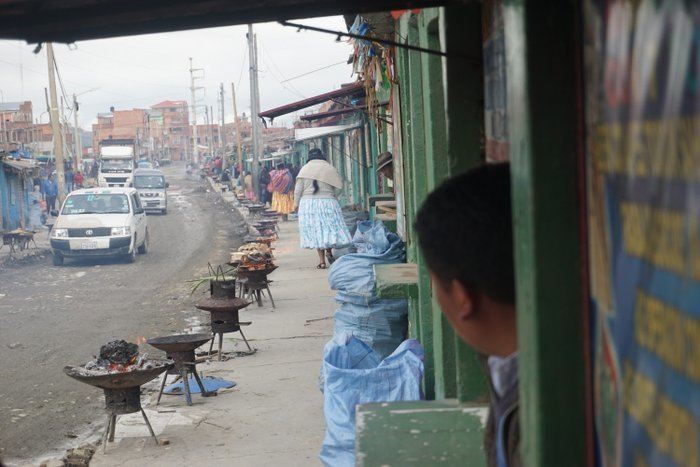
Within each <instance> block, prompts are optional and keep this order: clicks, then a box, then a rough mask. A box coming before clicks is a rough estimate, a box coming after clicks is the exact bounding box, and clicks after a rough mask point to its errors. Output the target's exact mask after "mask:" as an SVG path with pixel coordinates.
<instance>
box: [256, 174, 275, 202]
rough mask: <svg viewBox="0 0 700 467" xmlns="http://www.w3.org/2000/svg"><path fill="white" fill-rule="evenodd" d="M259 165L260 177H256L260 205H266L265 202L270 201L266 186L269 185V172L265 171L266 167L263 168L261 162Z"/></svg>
mask: <svg viewBox="0 0 700 467" xmlns="http://www.w3.org/2000/svg"><path fill="white" fill-rule="evenodd" d="M259 164H260V175H259V176H258V182H259V186H260V202H261V203H262V204H267V202H268V201H270V196H269V193H270V191H269V190H268V185H269V184H270V176H271V175H270V174H271V172H270V171H269V170H267V167H265V166H264V165H263V163H262V162H259ZM273 209H274V208H273Z"/></svg>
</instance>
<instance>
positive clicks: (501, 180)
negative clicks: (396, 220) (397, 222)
mask: <svg viewBox="0 0 700 467" xmlns="http://www.w3.org/2000/svg"><path fill="white" fill-rule="evenodd" d="M415 228H416V232H417V233H418V244H419V246H420V248H421V250H422V253H423V257H424V258H425V260H426V262H427V265H428V267H429V268H430V270H431V271H432V272H433V273H434V274H435V275H436V276H437V277H439V278H440V279H442V280H446V281H451V280H453V279H456V280H458V281H460V282H461V283H462V284H464V285H466V286H469V287H474V288H476V289H478V290H480V291H482V292H483V293H485V294H486V295H488V296H489V297H490V298H492V299H493V300H497V301H500V302H504V303H509V304H514V303H515V273H514V266H513V226H512V220H511V199H510V168H509V165H508V164H507V163H501V164H487V165H482V166H480V167H477V168H474V169H472V170H469V171H467V172H466V173H463V174H461V175H457V176H455V177H453V178H451V179H449V180H447V181H445V182H444V183H443V184H442V185H440V186H439V187H438V188H437V189H436V190H435V191H433V192H432V193H430V195H428V198H427V199H426V200H425V202H424V203H423V206H421V208H420V210H419V211H418V215H417V217H416V223H415Z"/></svg>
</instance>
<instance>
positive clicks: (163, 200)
mask: <svg viewBox="0 0 700 467" xmlns="http://www.w3.org/2000/svg"><path fill="white" fill-rule="evenodd" d="M168 186H170V184H169V183H168V182H166V181H165V175H164V174H163V172H161V171H160V170H156V169H136V171H134V188H136V190H138V192H139V195H140V196H141V200H142V201H143V207H144V208H145V209H146V211H158V212H160V213H161V214H167V213H168Z"/></svg>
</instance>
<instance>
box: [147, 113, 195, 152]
mask: <svg viewBox="0 0 700 467" xmlns="http://www.w3.org/2000/svg"><path fill="white" fill-rule="evenodd" d="M149 125H150V133H151V137H152V138H153V145H154V147H155V150H156V151H157V152H158V153H159V155H160V157H167V158H169V159H171V160H174V161H179V160H185V158H186V156H187V154H188V146H189V144H190V143H189V141H190V137H191V135H192V132H191V129H190V117H189V108H188V106H187V101H163V102H159V103H158V104H155V105H153V106H151V111H150V118H149Z"/></svg>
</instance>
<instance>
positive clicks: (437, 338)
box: [418, 9, 457, 399]
mask: <svg viewBox="0 0 700 467" xmlns="http://www.w3.org/2000/svg"><path fill="white" fill-rule="evenodd" d="M438 16H439V14H438V10H437V9H426V10H423V11H422V12H421V15H420V22H419V25H418V45H420V46H421V47H423V48H428V49H434V50H440V39H439V36H438V34H439V30H438ZM421 79H422V87H423V92H422V105H423V108H424V109H425V117H424V132H425V155H424V159H425V163H426V169H427V170H426V188H427V191H428V192H429V191H432V190H433V189H435V187H436V186H437V185H439V184H440V183H441V182H442V181H443V180H444V179H446V178H447V177H448V175H449V168H448V167H449V160H448V151H447V128H446V121H445V102H444V88H443V82H442V60H441V58H440V57H438V56H437V55H427V54H426V55H423V56H422V57H421ZM422 280H427V278H422ZM427 290H428V291H427V292H426V293H429V292H430V289H429V286H428V289H427ZM428 310H429V311H430V312H431V314H432V326H433V328H432V330H433V355H434V358H435V398H436V399H444V398H452V397H456V395H457V392H456V388H457V374H456V364H457V360H456V359H455V339H454V336H455V334H454V331H453V329H452V327H451V326H450V324H449V323H448V322H447V318H445V315H444V314H443V313H442V312H441V311H440V307H439V305H438V304H437V301H436V300H435V299H434V298H433V297H432V294H431V301H430V304H429V305H428V308H427V309H426V315H427V311H428Z"/></svg>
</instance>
